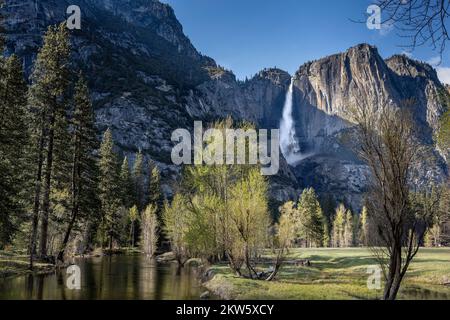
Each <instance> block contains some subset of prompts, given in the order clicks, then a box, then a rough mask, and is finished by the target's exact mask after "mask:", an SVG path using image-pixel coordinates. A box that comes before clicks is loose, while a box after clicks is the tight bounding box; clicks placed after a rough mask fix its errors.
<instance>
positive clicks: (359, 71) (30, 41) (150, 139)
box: [3, 0, 446, 208]
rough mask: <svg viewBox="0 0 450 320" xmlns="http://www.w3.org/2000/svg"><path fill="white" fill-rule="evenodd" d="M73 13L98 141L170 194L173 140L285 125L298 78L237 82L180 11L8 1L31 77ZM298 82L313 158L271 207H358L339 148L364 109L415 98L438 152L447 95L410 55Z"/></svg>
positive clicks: (362, 54) (355, 185) (276, 73)
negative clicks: (149, 163)
mask: <svg viewBox="0 0 450 320" xmlns="http://www.w3.org/2000/svg"><path fill="white" fill-rule="evenodd" d="M73 4H75V5H78V6H79V7H80V8H81V11H82V26H81V27H82V28H81V30H74V31H72V35H71V37H72V43H73V51H74V52H73V55H74V61H75V65H74V68H75V69H77V68H79V69H82V70H83V72H84V74H85V75H87V77H88V78H89V84H90V88H91V91H92V99H93V101H94V103H95V108H96V115H97V126H98V128H99V132H102V131H104V130H105V129H106V128H107V127H110V128H111V129H112V131H113V134H114V138H115V140H116V142H117V144H118V146H119V149H120V151H121V152H122V153H123V154H124V155H128V156H130V158H133V155H134V153H136V152H137V151H138V150H139V149H140V150H142V151H143V152H144V154H145V155H146V157H147V158H151V159H153V160H154V161H156V162H157V163H158V165H159V167H160V168H161V170H162V173H163V178H164V181H165V185H164V187H165V190H166V192H167V193H168V194H170V186H171V183H172V182H173V181H174V180H177V179H178V178H179V173H180V167H177V166H174V165H172V164H171V160H170V153H171V149H172V147H173V143H172V142H171V140H170V138H171V134H172V132H173V130H175V129H177V128H192V126H193V123H194V121H195V120H203V121H206V122H209V121H212V120H215V119H218V118H224V117H227V116H232V117H233V118H235V119H238V120H239V119H241V120H248V121H252V122H254V123H256V124H257V125H258V126H260V127H261V128H267V129H271V128H278V127H279V124H280V119H281V115H282V109H283V104H284V100H285V96H286V91H287V89H288V87H289V84H290V82H291V75H289V74H288V73H287V72H285V71H282V70H279V69H266V70H263V71H261V72H260V73H258V74H257V75H256V76H255V77H253V78H252V79H250V80H248V81H245V82H244V81H238V80H236V78H235V76H234V75H233V73H232V72H230V71H228V70H225V69H223V68H221V67H220V66H218V65H217V64H216V62H215V61H214V60H213V59H211V58H209V57H206V56H204V55H202V54H201V53H199V52H198V51H197V50H196V49H195V48H194V46H193V45H192V44H191V42H190V41H189V39H188V38H187V37H186V36H185V35H184V33H183V28H182V26H181V24H180V23H179V22H178V20H177V19H176V16H175V14H174V12H173V10H172V8H171V7H170V6H168V5H166V4H162V3H160V2H159V1H157V0H76V1H75V0H70V1H67V0H39V1H37V0H8V1H7V6H6V8H4V9H3V11H4V12H3V13H4V15H5V17H6V29H7V32H8V43H7V48H8V52H9V53H16V54H18V55H19V56H21V57H22V58H23V59H24V64H25V67H26V70H27V74H30V73H31V66H32V62H33V60H34V58H35V56H36V53H37V50H38V48H39V46H40V44H41V40H42V34H43V32H44V31H45V29H46V28H47V26H49V25H51V24H56V23H61V22H62V21H64V20H65V19H66V18H67V15H66V9H67V7H68V6H69V5H73ZM294 79H295V80H294V101H293V102H294V119H295V123H296V133H297V139H298V141H299V144H300V146H301V149H302V153H304V154H305V155H307V158H306V159H305V160H304V161H302V162H301V163H298V164H290V165H288V164H287V162H286V161H285V160H284V159H281V162H282V163H281V170H280V174H279V175H277V176H275V177H272V178H271V195H272V197H273V199H274V200H276V201H283V200H287V199H289V198H294V197H297V196H298V192H299V190H300V189H301V188H303V187H306V186H313V187H315V188H316V189H317V190H318V191H319V193H320V194H322V195H326V194H327V193H333V194H334V195H336V196H338V200H346V201H347V202H349V203H351V204H353V205H354V207H355V208H358V207H359V206H360V204H361V199H362V194H363V192H364V190H365V187H366V181H365V180H364V176H365V175H364V174H363V173H365V172H366V171H367V168H366V167H365V166H364V165H363V164H361V163H360V162H359V161H358V160H357V158H356V156H355V155H354V154H353V152H352V151H351V150H349V149H348V148H347V147H346V146H345V144H343V143H342V141H341V136H342V135H343V133H345V132H346V130H348V128H349V126H351V123H350V120H351V117H350V115H349V111H350V110H351V107H352V106H353V105H355V104H356V103H363V104H364V105H367V106H371V107H374V108H379V107H381V106H382V105H384V104H386V103H388V104H398V103H399V102H400V101H401V100H402V99H405V98H415V99H416V104H415V107H414V108H415V110H414V114H415V115H416V119H417V121H418V123H419V125H420V127H421V129H423V130H422V132H423V137H422V139H423V141H424V143H425V144H427V145H429V146H430V148H432V142H433V141H432V137H433V132H434V131H435V130H436V128H437V120H438V118H439V116H440V114H441V113H442V106H441V105H440V103H439V99H438V93H439V91H440V90H441V89H442V88H443V87H442V85H441V84H440V82H439V80H438V79H437V76H436V72H435V71H434V70H433V69H432V68H431V67H430V66H428V65H426V64H422V63H419V62H416V61H413V60H410V59H408V58H406V57H404V56H394V57H392V58H390V59H388V60H386V61H385V60H383V59H382V58H381V57H380V55H379V54H378V52H377V50H376V49H375V48H373V47H371V46H369V45H359V46H356V47H354V48H351V49H349V50H348V51H347V52H345V53H342V54H337V55H333V56H330V57H327V58H324V59H321V60H317V61H314V62H310V63H307V64H305V65H303V66H301V67H300V69H299V70H298V71H297V72H296V74H295V75H294ZM435 158H436V159H433V161H430V162H431V164H428V165H427V166H422V167H421V168H422V170H423V171H424V174H423V175H424V176H425V178H426V179H425V178H424V179H421V181H420V183H425V181H426V180H427V179H428V180H430V179H435V180H439V179H442V177H443V176H444V175H445V174H446V173H445V170H446V167H445V165H444V164H443V163H442V159H441V158H440V156H439V154H437V153H436V152H435Z"/></svg>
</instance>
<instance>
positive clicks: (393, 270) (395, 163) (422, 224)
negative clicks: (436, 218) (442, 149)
mask: <svg viewBox="0 0 450 320" xmlns="http://www.w3.org/2000/svg"><path fill="white" fill-rule="evenodd" d="M411 103H412V102H411V101H409V102H405V103H404V105H403V106H402V107H401V108H397V107H395V106H387V105H386V106H384V107H383V108H381V110H377V111H374V110H373V109H371V108H367V107H359V108H357V110H355V121H356V123H357V132H358V139H359V143H360V152H359V153H360V157H361V158H362V159H363V160H364V161H365V162H366V163H367V165H368V166H369V168H370V171H371V174H370V177H369V181H370V191H369V194H368V206H369V208H368V209H369V212H370V213H371V216H372V217H371V218H372V220H373V222H374V224H375V229H376V231H377V236H378V243H376V244H372V245H371V247H372V248H371V249H372V251H373V253H374V255H375V257H376V258H377V260H378V262H379V263H380V266H381V268H382V270H383V273H384V276H385V279H386V284H385V289H384V295H383V298H384V299H385V300H395V299H396V297H397V294H398V291H399V289H400V285H401V283H402V280H403V279H404V277H405V274H406V272H407V270H408V268H409V266H410V264H411V262H412V260H413V259H414V257H415V256H416V255H417V253H418V251H419V248H420V245H421V241H422V239H423V235H424V233H425V232H426V231H427V229H428V228H429V224H430V221H431V215H432V210H417V207H415V206H413V204H412V201H411V197H412V194H413V193H412V192H410V181H411V179H412V178H413V177H412V172H413V170H412V168H413V164H414V162H415V161H416V160H417V156H418V152H419V149H420V145H419V144H418V143H417V140H416V138H415V132H414V125H413V121H412V119H411V116H410V114H409V112H408V110H407V109H408V105H410V104H411Z"/></svg>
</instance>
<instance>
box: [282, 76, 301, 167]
mask: <svg viewBox="0 0 450 320" xmlns="http://www.w3.org/2000/svg"><path fill="white" fill-rule="evenodd" d="M293 96H294V78H292V79H291V83H290V85H289V90H288V91H287V93H286V100H285V102H284V107H283V117H282V119H281V122H280V148H281V152H282V153H283V155H284V157H285V158H286V160H287V162H288V163H289V164H291V165H292V164H295V163H296V162H298V161H300V160H302V159H303V157H302V154H301V150H300V146H299V144H298V141H297V139H296V134H295V123H294V119H293V117H292V112H293Z"/></svg>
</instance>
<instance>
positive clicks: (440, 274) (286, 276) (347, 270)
mask: <svg viewBox="0 0 450 320" xmlns="http://www.w3.org/2000/svg"><path fill="white" fill-rule="evenodd" d="M270 258H271V254H270V252H266V253H265V255H264V256H263V257H262V259H261V260H262V263H261V264H260V268H261V270H264V269H267V268H268V267H269V264H267V262H268V261H269V259H270ZM300 259H308V260H310V261H311V266H310V267H303V266H297V265H296V264H295V263H294V262H295V261H296V260H300ZM264 261H265V262H266V263H264ZM374 265H377V263H376V261H375V259H374V258H373V256H372V254H371V252H370V251H369V250H368V249H362V248H349V249H293V250H291V252H290V254H289V257H288V259H287V261H286V264H284V265H283V267H282V269H281V271H280V273H279V274H278V276H277V279H276V281H273V282H267V281H254V280H249V279H242V278H238V277H236V276H234V275H233V274H232V273H231V272H230V270H229V268H228V267H227V266H226V265H216V266H214V267H213V270H214V272H215V276H214V277H213V278H212V279H211V280H210V281H208V282H207V283H206V284H205V286H206V287H207V288H208V289H209V290H211V291H212V292H214V293H215V294H216V295H217V296H219V297H221V298H225V299H238V300H243V299H244V300H245V299H251V300H258V299H280V300H284V299H288V300H323V299H325V300H348V299H380V298H381V296H382V290H370V289H368V286H367V280H368V277H369V274H368V273H367V271H368V267H370V266H374ZM399 299H408V300H415V299H431V300H436V299H450V249H449V248H443V249H421V250H420V252H419V254H418V255H417V257H416V259H415V260H414V262H413V264H412V265H411V267H410V269H409V271H408V274H407V276H406V279H405V281H404V284H403V286H402V289H401V292H400V295H399Z"/></svg>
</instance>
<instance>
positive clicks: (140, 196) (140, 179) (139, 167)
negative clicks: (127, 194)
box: [133, 151, 145, 211]
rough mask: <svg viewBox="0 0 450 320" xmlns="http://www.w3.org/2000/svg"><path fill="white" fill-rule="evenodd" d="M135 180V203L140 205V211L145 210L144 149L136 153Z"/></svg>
mask: <svg viewBox="0 0 450 320" xmlns="http://www.w3.org/2000/svg"><path fill="white" fill-rule="evenodd" d="M133 181H134V192H135V195H136V201H135V203H136V204H137V206H138V209H139V211H142V210H144V206H145V197H144V155H143V154H142V151H139V153H138V154H137V155H136V159H135V161H134V166H133Z"/></svg>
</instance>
